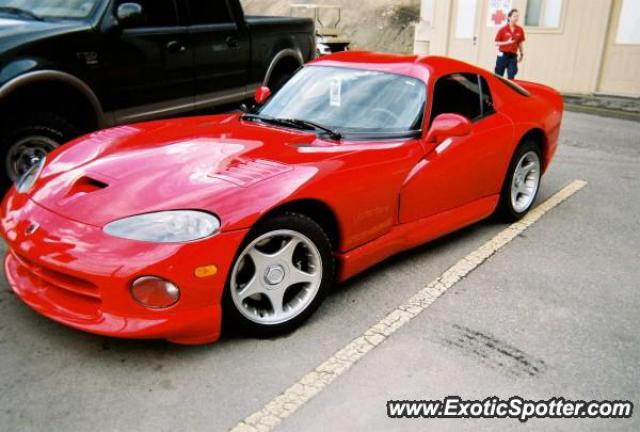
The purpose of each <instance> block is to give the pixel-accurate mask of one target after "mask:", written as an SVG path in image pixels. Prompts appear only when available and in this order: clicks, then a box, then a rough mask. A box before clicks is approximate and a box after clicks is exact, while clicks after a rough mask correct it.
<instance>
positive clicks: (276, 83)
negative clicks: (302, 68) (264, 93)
mask: <svg viewBox="0 0 640 432" xmlns="http://www.w3.org/2000/svg"><path fill="white" fill-rule="evenodd" d="M292 76H293V73H288V72H281V73H279V74H278V75H277V76H275V77H273V78H272V79H271V82H270V84H269V89H270V90H271V92H272V93H275V92H277V91H278V90H280V89H281V88H282V87H284V85H285V84H286V83H287V82H288V81H289V80H290V79H291V77H292Z"/></svg>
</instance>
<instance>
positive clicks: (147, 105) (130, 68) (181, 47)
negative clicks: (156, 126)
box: [103, 0, 194, 123]
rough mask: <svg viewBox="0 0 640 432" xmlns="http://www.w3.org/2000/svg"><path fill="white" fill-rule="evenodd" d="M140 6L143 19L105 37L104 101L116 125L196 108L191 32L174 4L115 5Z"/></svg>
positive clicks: (141, 0)
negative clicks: (189, 41) (189, 35)
mask: <svg viewBox="0 0 640 432" xmlns="http://www.w3.org/2000/svg"><path fill="white" fill-rule="evenodd" d="M122 3H137V4H139V5H140V6H141V7H142V14H141V16H139V17H138V18H137V19H135V20H132V21H130V22H124V23H121V24H120V26H119V28H118V29H117V30H116V31H112V32H110V34H108V35H105V41H106V45H107V47H106V48H105V53H106V57H107V58H106V59H104V60H105V61H104V65H103V67H104V69H103V70H104V71H105V79H104V82H105V84H106V85H105V89H106V90H105V91H104V92H105V96H104V99H105V100H106V101H107V105H108V107H105V110H108V111H113V113H114V117H115V121H116V122H117V123H124V122H133V121H141V120H146V119H150V118H156V117H160V116H164V115H171V114H176V113H178V112H182V111H186V110H188V109H190V108H191V107H192V106H193V97H194V89H193V72H192V70H193V56H192V54H191V52H190V47H189V45H188V40H187V39H188V31H187V27H186V26H185V25H183V24H182V23H181V22H180V18H179V16H178V10H177V6H176V2H175V0H116V1H114V3H113V11H112V13H114V15H115V14H116V11H117V10H118V7H119V6H120V5H121V4H122Z"/></svg>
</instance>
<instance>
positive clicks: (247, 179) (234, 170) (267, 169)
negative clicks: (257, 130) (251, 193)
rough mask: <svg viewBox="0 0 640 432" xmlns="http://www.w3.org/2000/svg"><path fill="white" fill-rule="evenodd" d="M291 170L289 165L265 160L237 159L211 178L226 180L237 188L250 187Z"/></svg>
mask: <svg viewBox="0 0 640 432" xmlns="http://www.w3.org/2000/svg"><path fill="white" fill-rule="evenodd" d="M291 169H292V168H291V167H290V166H288V165H284V164H281V163H278V162H273V161H268V160H264V159H255V160H254V159H251V160H245V159H235V160H233V161H231V162H230V163H229V164H228V165H227V166H226V167H224V168H222V169H221V170H220V171H218V172H216V173H214V174H212V175H211V176H210V177H212V178H217V179H220V180H225V181H227V182H230V183H233V184H235V185H236V186H240V187H249V186H251V185H254V184H256V183H258V182H260V181H262V180H266V179H268V178H271V177H275V176H277V175H280V174H283V173H286V172H288V171H291Z"/></svg>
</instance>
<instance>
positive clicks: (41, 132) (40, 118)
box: [0, 112, 79, 190]
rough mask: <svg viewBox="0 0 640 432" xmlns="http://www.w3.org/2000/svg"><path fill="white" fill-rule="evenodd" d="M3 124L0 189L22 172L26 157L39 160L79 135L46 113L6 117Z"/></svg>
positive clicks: (72, 127) (62, 119)
mask: <svg viewBox="0 0 640 432" xmlns="http://www.w3.org/2000/svg"><path fill="white" fill-rule="evenodd" d="M5 125H6V126H4V128H3V130H2V135H3V137H2V139H1V140H0V159H1V163H2V167H3V174H2V176H1V178H0V185H1V186H2V189H3V190H6V188H7V187H8V186H9V185H10V184H11V183H12V182H14V181H15V180H16V179H17V178H18V177H19V176H20V175H21V174H22V173H23V172H24V170H25V168H26V166H27V165H26V161H27V159H29V158H30V156H29V155H32V157H33V158H40V157H42V156H44V155H45V154H46V153H48V152H50V151H51V150H53V149H55V148H57V147H58V146H60V145H62V144H64V143H65V142H67V141H69V140H71V139H73V138H75V137H76V136H78V135H79V133H78V129H77V128H76V127H75V126H74V125H72V124H71V123H69V122H68V121H67V120H66V119H64V118H63V117H61V116H59V115H57V114H53V113H47V112H36V113H31V114H28V115H20V116H15V117H10V118H9V119H8V120H7V121H6V122H5Z"/></svg>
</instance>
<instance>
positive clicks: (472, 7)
mask: <svg viewBox="0 0 640 432" xmlns="http://www.w3.org/2000/svg"><path fill="white" fill-rule="evenodd" d="M453 3H454V5H453V15H452V17H453V18H452V23H451V27H450V28H451V31H450V34H449V56H450V57H453V58H457V59H459V60H463V61H466V62H468V63H472V64H475V63H477V62H478V52H479V49H478V43H479V38H480V34H479V33H480V16H481V13H482V4H483V1H482V0H454V2H453Z"/></svg>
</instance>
